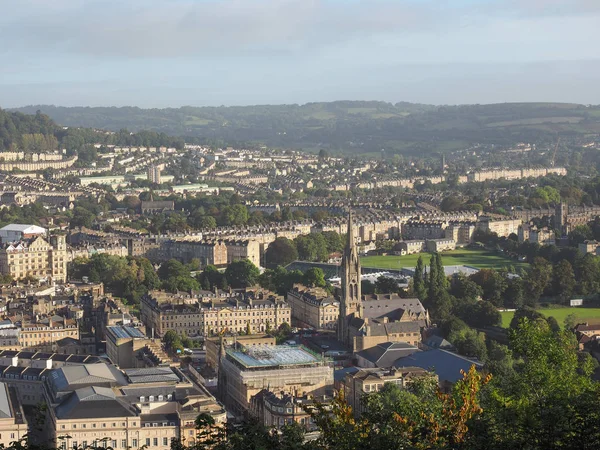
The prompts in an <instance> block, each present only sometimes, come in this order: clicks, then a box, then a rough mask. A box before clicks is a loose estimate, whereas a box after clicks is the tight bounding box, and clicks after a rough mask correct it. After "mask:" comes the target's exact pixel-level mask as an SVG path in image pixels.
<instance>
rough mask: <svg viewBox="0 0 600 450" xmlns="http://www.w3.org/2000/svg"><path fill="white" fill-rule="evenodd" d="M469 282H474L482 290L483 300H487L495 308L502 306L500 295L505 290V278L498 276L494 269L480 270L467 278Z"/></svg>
mask: <svg viewBox="0 0 600 450" xmlns="http://www.w3.org/2000/svg"><path fill="white" fill-rule="evenodd" d="M469 278H470V279H471V281H474V282H475V283H477V284H478V285H479V286H481V288H482V290H483V295H482V297H483V299H484V300H488V301H489V302H491V303H492V304H494V305H495V306H498V307H500V306H503V304H502V303H503V302H502V300H503V297H502V294H503V293H504V291H505V290H506V287H507V282H506V278H504V277H503V276H502V275H500V274H499V273H498V272H497V271H496V270H494V269H481V270H479V272H477V273H474V274H473V275H471V276H470V277H469Z"/></svg>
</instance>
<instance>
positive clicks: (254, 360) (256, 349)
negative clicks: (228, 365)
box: [227, 345, 323, 367]
mask: <svg viewBox="0 0 600 450" xmlns="http://www.w3.org/2000/svg"><path fill="white" fill-rule="evenodd" d="M227 354H229V355H230V356H231V357H233V358H234V359H235V360H237V361H238V362H239V363H241V364H242V365H243V366H245V367H276V366H293V365H303V364H312V363H318V362H322V361H323V359H322V358H321V357H319V356H317V355H315V354H313V353H311V352H309V351H308V350H306V349H305V348H303V347H301V346H300V347H291V346H287V345H275V346H269V345H256V346H253V347H249V348H247V349H246V350H244V351H242V350H232V349H229V350H227Z"/></svg>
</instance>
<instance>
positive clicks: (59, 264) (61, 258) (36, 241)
mask: <svg viewBox="0 0 600 450" xmlns="http://www.w3.org/2000/svg"><path fill="white" fill-rule="evenodd" d="M67 261H68V256H67V245H66V241H65V237H64V236H51V237H50V239H49V241H48V240H46V239H45V238H43V237H41V236H38V237H35V238H31V239H29V240H21V241H18V242H11V243H6V244H4V245H3V246H2V248H1V249H0V272H1V273H3V274H8V275H11V276H12V277H13V278H14V279H16V280H18V279H22V278H25V277H27V276H32V277H35V278H38V279H47V278H50V279H52V280H54V281H57V282H58V281H60V282H64V281H66V279H67Z"/></svg>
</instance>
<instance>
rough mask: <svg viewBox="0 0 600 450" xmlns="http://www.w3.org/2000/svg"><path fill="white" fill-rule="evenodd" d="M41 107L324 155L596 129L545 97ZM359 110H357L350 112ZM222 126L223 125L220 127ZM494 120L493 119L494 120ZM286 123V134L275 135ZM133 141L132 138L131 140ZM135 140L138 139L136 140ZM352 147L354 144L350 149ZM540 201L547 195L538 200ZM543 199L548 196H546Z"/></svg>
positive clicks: (86, 119) (420, 150)
mask: <svg viewBox="0 0 600 450" xmlns="http://www.w3.org/2000/svg"><path fill="white" fill-rule="evenodd" d="M37 109H41V110H42V111H43V112H44V113H46V114H49V115H50V116H51V117H52V118H53V119H54V120H56V121H57V122H59V123H60V124H62V125H68V126H85V127H95V128H103V129H110V130H113V131H117V130H120V129H121V127H123V126H126V127H127V128H129V129H131V130H133V131H137V130H140V129H154V130H160V131H165V132H167V133H169V134H171V135H176V136H188V137H189V138H188V139H187V141H188V142H193V141H194V140H195V141H196V142H199V143H214V144H216V145H217V146H219V147H223V146H224V145H225V143H224V142H223V141H227V142H229V143H233V142H262V143H264V144H266V145H268V146H270V147H287V148H290V147H306V148H310V147H317V148H322V147H323V146H326V148H327V149H328V152H329V153H333V151H336V150H338V151H339V150H351V146H350V145H349V144H348V143H349V142H361V143H363V144H362V145H361V146H360V148H359V149H358V150H360V151H361V152H380V150H381V149H382V148H385V149H386V152H389V153H393V152H403V153H410V154H414V155H419V156H421V155H423V154H424V153H432V152H435V151H443V150H447V149H448V147H450V148H453V147H456V148H458V147H459V146H460V143H461V142H463V145H464V142H479V143H483V144H499V145H509V144H512V143H515V142H535V141H537V140H540V139H546V140H549V141H554V140H555V132H556V131H561V132H567V133H569V132H572V133H576V134H585V133H596V132H597V124H598V116H597V115H596V114H595V113H597V111H598V108H597V107H590V108H587V107H585V106H583V105H571V104H546V103H506V104H495V105H460V106H431V105H419V104H410V103H405V102H402V103H397V104H391V103H385V102H373V101H355V102H350V101H338V102H330V103H307V104H305V105H272V106H241V107H217V108H215V107H203V108H196V107H182V108H178V109H173V108H169V109H140V108H135V107H122V108H104V107H97V108H79V107H77V108H64V107H55V106H31V107H26V108H21V111H24V112H28V113H34V112H35V111H36V110H37ZM357 110H358V111H362V112H360V113H357V112H356V111H357ZM566 116H568V117H574V118H575V119H576V120H577V121H578V120H579V119H580V118H581V119H582V121H581V122H578V123H573V124H568V123H560V124H553V123H550V121H549V122H548V123H544V124H543V125H541V124H537V125H527V124H523V123H520V120H525V119H535V120H541V121H543V120H544V119H545V118H552V117H566ZM223 124H227V126H224V125H223ZM499 124H500V125H499ZM274 129H285V130H286V132H285V133H274V132H273V130H274ZM131 145H133V143H132V144H131ZM137 145H141V144H137ZM354 151H357V150H354ZM540 200H541V201H544V200H546V197H544V198H541V199H540ZM547 200H548V201H549V200H550V198H548V199H547Z"/></svg>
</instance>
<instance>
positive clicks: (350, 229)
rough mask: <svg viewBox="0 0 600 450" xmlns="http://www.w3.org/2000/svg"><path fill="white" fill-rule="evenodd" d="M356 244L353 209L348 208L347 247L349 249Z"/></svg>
mask: <svg viewBox="0 0 600 450" xmlns="http://www.w3.org/2000/svg"><path fill="white" fill-rule="evenodd" d="M355 245H356V241H355V240H354V220H353V219H352V209H351V208H350V209H348V242H347V243H346V249H347V250H348V251H349V250H351V249H352V248H353V247H354V246H355Z"/></svg>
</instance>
